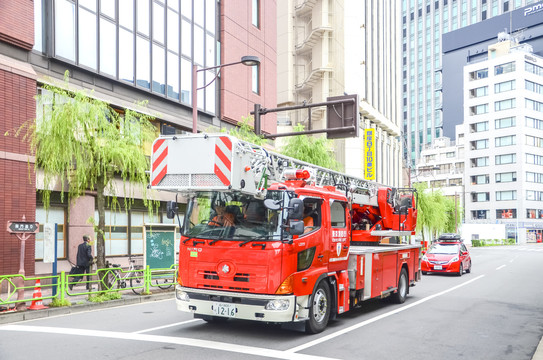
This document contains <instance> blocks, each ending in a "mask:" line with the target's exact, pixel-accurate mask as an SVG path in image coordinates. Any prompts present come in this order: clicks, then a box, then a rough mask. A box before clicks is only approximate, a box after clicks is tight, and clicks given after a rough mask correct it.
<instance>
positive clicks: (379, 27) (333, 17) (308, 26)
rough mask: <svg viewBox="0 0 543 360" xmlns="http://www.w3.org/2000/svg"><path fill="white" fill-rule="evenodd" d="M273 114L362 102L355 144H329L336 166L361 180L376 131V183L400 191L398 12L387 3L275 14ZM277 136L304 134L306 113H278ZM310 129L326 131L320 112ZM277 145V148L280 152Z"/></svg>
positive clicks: (318, 3) (320, 4) (302, 5)
mask: <svg viewBox="0 0 543 360" xmlns="http://www.w3.org/2000/svg"><path fill="white" fill-rule="evenodd" d="M277 39H278V40H277V103H278V106H291V105H298V104H302V103H303V102H306V103H308V104H310V103H320V102H324V101H326V98H327V97H330V96H340V95H344V94H358V95H359V100H360V102H359V112H360V114H361V124H360V127H361V128H360V134H361V135H360V137H358V138H348V139H341V140H335V141H334V152H335V154H336V157H337V160H338V161H339V162H340V163H342V164H344V165H345V171H346V172H347V173H349V174H351V175H354V176H359V177H363V176H364V172H363V169H364V162H363V131H362V130H363V129H365V128H370V127H371V128H375V129H376V156H377V161H376V165H377V166H376V181H377V182H380V183H384V184H387V185H392V186H400V185H401V181H402V176H401V175H402V172H401V168H402V162H401V159H402V156H401V154H402V140H401V130H400V125H401V117H400V114H401V77H400V71H401V8H400V7H398V6H396V4H395V2H389V1H370V0H367V1H366V0H364V1H344V0H285V1H284V3H281V5H280V6H277ZM277 118H278V132H290V131H292V127H293V126H294V125H296V124H299V123H301V124H303V125H305V128H306V129H308V112H307V110H304V111H297V112H294V111H293V112H290V113H288V114H285V113H278V116H277ZM311 127H312V129H324V128H325V127H326V113H325V111H324V109H323V108H313V110H312V111H311ZM280 143H281V142H280V141H278V142H277V145H278V146H280Z"/></svg>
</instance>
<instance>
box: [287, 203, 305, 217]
mask: <svg viewBox="0 0 543 360" xmlns="http://www.w3.org/2000/svg"><path fill="white" fill-rule="evenodd" d="M303 216H304V202H303V201H302V199H298V198H293V199H290V202H289V204H288V218H289V219H291V220H302V217H303Z"/></svg>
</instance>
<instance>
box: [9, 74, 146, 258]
mask: <svg viewBox="0 0 543 360" xmlns="http://www.w3.org/2000/svg"><path fill="white" fill-rule="evenodd" d="M64 81H65V84H64V86H63V88H60V87H56V86H49V85H44V86H43V88H44V91H42V92H41V94H39V95H38V96H37V103H38V106H39V109H40V111H39V112H42V113H43V115H42V116H41V117H40V116H38V118H37V119H35V120H31V121H28V122H26V123H25V124H23V126H22V127H21V128H19V130H18V131H17V134H21V133H24V137H23V139H25V140H26V141H28V142H29V143H30V148H31V151H32V153H33V154H34V155H35V157H36V169H41V170H42V171H43V176H44V178H43V181H44V190H41V191H42V193H43V194H42V195H43V201H44V207H45V208H46V209H47V208H48V207H49V204H50V194H51V190H50V189H52V188H53V185H54V184H56V183H57V182H58V183H60V184H61V186H62V191H61V199H62V201H64V198H65V196H66V195H65V194H67V198H68V201H69V202H71V201H74V200H75V199H76V198H78V197H80V196H81V195H83V194H85V192H88V191H94V192H95V193H96V207H97V209H96V210H97V212H98V223H96V221H95V219H92V222H93V224H94V227H95V231H96V232H97V239H96V250H97V254H96V258H97V266H98V268H99V269H103V268H105V266H106V263H105V241H104V231H105V213H106V205H107V202H109V206H110V207H111V208H112V209H119V208H120V203H119V201H118V199H117V190H118V189H116V187H115V182H114V180H115V179H119V178H120V179H122V181H123V184H124V185H123V187H124V205H125V208H127V209H128V208H129V207H130V205H131V204H132V202H133V201H134V195H135V191H136V188H138V187H139V188H141V191H142V193H143V197H144V199H143V200H144V203H145V205H146V206H147V207H148V208H149V209H150V210H151V209H152V206H153V201H151V200H148V196H147V194H148V192H147V184H148V183H149V179H148V175H147V173H146V171H148V170H149V168H150V167H149V160H148V159H147V158H146V156H145V151H144V147H145V146H148V145H149V144H150V143H151V141H152V139H153V138H154V137H155V135H156V130H155V127H154V126H153V125H152V124H151V122H150V120H151V119H152V118H151V117H150V116H148V115H144V114H142V113H139V112H136V111H133V110H130V109H126V110H125V111H124V114H122V115H121V114H120V113H119V112H118V111H116V110H115V109H113V108H112V107H110V106H109V105H108V104H106V103H105V102H103V101H100V100H97V99H95V98H93V97H92V93H90V94H88V93H87V92H86V91H83V90H66V89H69V88H70V86H69V83H68V74H67V73H66V75H65V80H64ZM140 105H141V106H144V105H145V104H140Z"/></svg>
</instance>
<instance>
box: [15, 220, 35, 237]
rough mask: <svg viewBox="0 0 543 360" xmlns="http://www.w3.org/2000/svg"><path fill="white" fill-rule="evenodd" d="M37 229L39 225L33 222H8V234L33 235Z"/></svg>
mask: <svg viewBox="0 0 543 360" xmlns="http://www.w3.org/2000/svg"><path fill="white" fill-rule="evenodd" d="M38 229H39V224H38V223H37V222H34V221H8V232H9V233H11V234H22V233H30V234H35V233H37V232H38Z"/></svg>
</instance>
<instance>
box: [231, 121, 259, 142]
mask: <svg viewBox="0 0 543 360" xmlns="http://www.w3.org/2000/svg"><path fill="white" fill-rule="evenodd" d="M249 121H251V122H252V121H253V117H252V116H242V117H241V121H240V122H239V123H238V127H236V128H233V129H231V130H230V131H229V132H228V134H229V135H232V136H235V137H237V138H238V139H240V140H244V141H247V142H250V143H251V144H255V145H264V144H265V143H266V140H265V139H263V138H262V137H260V136H258V135H256V134H255V131H254V127H253V126H251V125H250V124H249Z"/></svg>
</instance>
